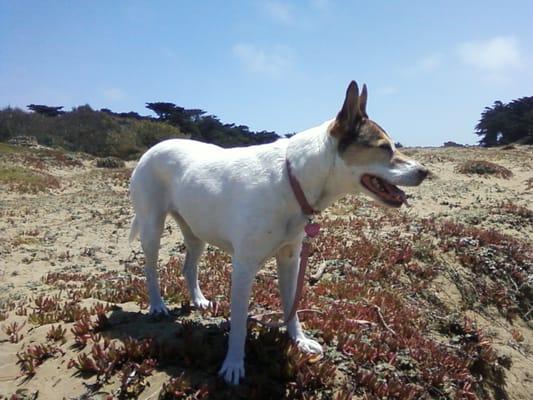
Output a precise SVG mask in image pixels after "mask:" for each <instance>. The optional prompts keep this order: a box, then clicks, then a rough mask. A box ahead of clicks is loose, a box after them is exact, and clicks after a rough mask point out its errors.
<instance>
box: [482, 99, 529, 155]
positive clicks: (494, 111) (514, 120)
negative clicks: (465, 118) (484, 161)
mask: <svg viewBox="0 0 533 400" xmlns="http://www.w3.org/2000/svg"><path fill="white" fill-rule="evenodd" d="M475 133H476V135H478V136H481V137H482V138H481V139H480V141H479V144H480V145H482V146H487V147H489V146H497V145H503V144H507V143H513V142H517V141H519V142H522V143H530V144H533V97H522V98H520V99H517V100H513V101H511V102H510V103H508V104H504V103H502V102H501V101H495V102H494V104H493V105H492V107H485V110H484V111H483V113H482V114H481V119H480V120H479V122H478V124H477V125H476V130H475Z"/></svg>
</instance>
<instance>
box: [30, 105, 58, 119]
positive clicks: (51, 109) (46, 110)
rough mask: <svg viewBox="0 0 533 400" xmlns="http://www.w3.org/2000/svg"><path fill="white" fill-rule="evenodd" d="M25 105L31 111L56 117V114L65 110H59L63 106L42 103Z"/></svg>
mask: <svg viewBox="0 0 533 400" xmlns="http://www.w3.org/2000/svg"><path fill="white" fill-rule="evenodd" d="M27 107H28V108H29V109H30V110H32V111H33V112H36V113H38V114H42V115H46V116H47V117H57V116H58V115H61V114H65V111H62V110H61V109H62V108H63V106H45V105H42V104H30V105H29V106H27Z"/></svg>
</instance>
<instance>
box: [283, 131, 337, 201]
mask: <svg viewBox="0 0 533 400" xmlns="http://www.w3.org/2000/svg"><path fill="white" fill-rule="evenodd" d="M331 122H332V121H326V122H325V123H323V124H322V125H319V126H317V127H315V128H311V129H308V130H306V131H303V132H300V133H298V134H296V135H294V136H293V137H291V138H290V139H289V144H288V146H287V154H286V157H287V159H288V160H289V161H290V163H291V166H292V172H293V174H294V176H295V177H296V179H298V182H299V183H300V186H301V187H302V190H303V192H304V194H305V197H306V199H307V201H308V202H309V204H310V205H311V206H312V207H313V208H314V209H315V210H318V211H321V210H324V209H325V208H326V207H327V206H329V205H330V204H331V203H332V202H334V201H335V200H336V199H338V198H339V197H340V196H342V195H343V194H344V192H343V191H342V190H339V188H338V187H337V185H335V182H334V181H335V177H334V172H335V171H334V169H335V163H336V160H337V140H336V139H335V138H334V137H332V136H331V135H330V133H329V132H328V128H329V126H330V124H331Z"/></svg>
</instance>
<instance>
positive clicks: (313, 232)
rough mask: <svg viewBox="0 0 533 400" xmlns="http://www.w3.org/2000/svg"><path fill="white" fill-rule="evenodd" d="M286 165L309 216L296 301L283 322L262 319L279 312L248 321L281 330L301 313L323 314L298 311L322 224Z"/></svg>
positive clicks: (255, 317)
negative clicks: (309, 263) (318, 221)
mask: <svg viewBox="0 0 533 400" xmlns="http://www.w3.org/2000/svg"><path fill="white" fill-rule="evenodd" d="M285 165H286V167H287V173H288V175H289V183H290V185H291V188H292V192H293V193H294V196H295V197H296V200H297V201H298V204H299V205H300V208H301V209H302V212H303V213H304V214H305V215H307V224H306V225H305V227H304V232H305V236H304V238H303V240H302V249H301V251H300V265H299V267H298V278H297V281H296V291H295V293H294V299H293V302H292V307H291V311H290V312H289V315H288V316H287V318H285V319H284V321H283V322H264V321H262V318H263V317H265V316H267V315H279V314H281V313H279V312H272V313H267V314H262V315H261V316H251V317H249V318H248V319H249V320H250V321H253V322H256V323H257V324H259V325H262V326H265V327H267V328H281V327H283V326H286V325H287V324H288V323H289V321H290V320H291V319H293V318H294V316H295V315H296V314H297V313H299V312H316V313H321V311H318V310H300V311H298V306H299V304H300V300H301V298H302V293H303V288H304V284H305V270H306V268H307V262H308V261H309V253H310V251H311V241H312V240H313V239H314V238H315V237H316V236H317V235H318V233H319V232H320V224H318V223H316V222H313V215H315V214H319V211H317V210H315V209H314V208H313V207H312V206H311V205H310V204H309V202H308V201H307V198H306V197H305V193H304V191H303V190H302V187H301V186H300V182H298V179H296V177H295V176H294V175H293V173H292V169H291V163H290V162H289V160H288V159H286V160H285Z"/></svg>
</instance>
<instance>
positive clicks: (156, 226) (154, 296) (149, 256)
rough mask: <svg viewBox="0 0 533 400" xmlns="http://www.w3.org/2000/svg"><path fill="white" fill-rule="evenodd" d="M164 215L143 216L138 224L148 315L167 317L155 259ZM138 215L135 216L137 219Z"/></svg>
mask: <svg viewBox="0 0 533 400" xmlns="http://www.w3.org/2000/svg"><path fill="white" fill-rule="evenodd" d="M165 217H166V215H165V214H159V215H151V216H144V218H142V219H141V220H140V222H139V230H140V236H141V245H142V248H143V252H144V258H145V260H146V262H145V266H144V272H145V274H146V285H147V286H148V297H149V299H150V315H158V314H162V315H168V308H167V307H166V305H165V303H164V301H163V299H162V298H161V292H160V288H159V278H158V275H157V258H158V255H159V245H160V243H161V235H162V234H163V229H164V225H165ZM136 218H139V215H138V214H137V217H136Z"/></svg>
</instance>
